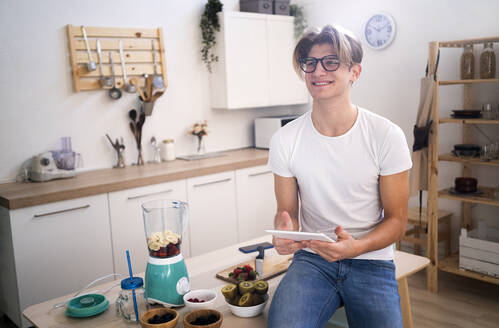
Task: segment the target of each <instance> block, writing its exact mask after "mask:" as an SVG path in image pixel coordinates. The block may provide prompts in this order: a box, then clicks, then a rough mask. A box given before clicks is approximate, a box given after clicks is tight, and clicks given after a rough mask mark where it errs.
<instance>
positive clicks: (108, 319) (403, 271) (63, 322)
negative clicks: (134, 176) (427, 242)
mask: <svg viewBox="0 0 499 328" xmlns="http://www.w3.org/2000/svg"><path fill="white" fill-rule="evenodd" d="M271 240H272V237H271V236H270V235H267V236H264V237H260V238H256V239H254V240H250V241H247V242H244V243H240V244H237V245H233V246H229V247H225V248H222V249H219V250H215V251H213V252H210V253H206V254H203V255H199V256H196V257H192V258H189V259H186V260H185V262H186V266H187V270H188V272H189V280H190V285H191V286H190V287H191V289H204V288H209V289H213V290H214V291H216V293H217V299H216V301H215V304H214V308H215V309H216V310H218V311H220V312H222V313H223V315H224V319H223V323H222V327H238V328H246V327H247V328H255V327H266V320H267V315H268V310H269V307H270V302H271V300H272V297H273V295H274V292H275V290H276V288H277V286H278V285H279V282H280V281H281V279H282V277H283V276H284V275H279V276H277V277H274V278H272V279H270V280H269V281H268V282H269V296H270V298H269V302H268V304H267V305H266V307H265V310H264V312H263V314H262V315H259V316H257V317H254V318H239V317H236V316H234V315H233V314H232V313H231V312H230V309H229V307H228V306H227V304H226V303H225V300H224V297H223V296H222V293H221V288H222V286H224V285H226V284H227V282H225V281H222V280H219V279H217V278H216V277H215V275H216V273H217V272H219V271H221V270H223V269H225V268H228V267H231V266H233V265H236V264H238V263H242V262H245V261H248V260H250V259H253V258H254V257H255V254H256V253H250V254H244V253H241V252H239V251H238V248H239V247H241V246H246V245H251V244H256V243H260V242H264V241H269V242H270V241H271ZM394 255H395V258H394V262H395V266H396V270H395V275H396V278H397V280H398V281H399V284H400V281H401V280H403V279H404V278H406V277H407V276H409V275H411V274H413V273H414V272H417V271H419V270H422V269H423V268H425V267H426V266H427V265H428V264H429V260H428V259H427V258H426V257H423V256H418V255H413V254H409V253H405V252H400V251H395V252H394ZM275 256H276V257H279V256H281V255H279V254H277V252H276V251H275V249H269V250H267V251H265V257H266V258H270V257H275ZM137 276H141V277H143V276H144V273H140V274H137ZM113 284H116V282H115V281H113V282H109V283H105V284H102V285H99V286H94V287H91V288H90V290H96V289H99V290H105V289H106V288H107V287H110V286H111V285H113ZM406 287H407V286H406ZM119 291H120V288H119V287H115V288H113V289H112V290H111V291H110V292H108V293H107V294H106V297H107V299H108V300H109V301H110V303H111V304H110V306H109V308H108V309H107V310H106V311H105V312H104V313H102V314H100V315H98V316H95V317H91V318H79V319H74V318H69V317H67V316H66V315H65V314H64V309H56V310H53V309H52V306H53V305H54V304H57V303H59V302H61V301H64V300H68V299H70V298H71V297H72V294H70V295H66V296H62V297H59V298H56V299H52V300H49V301H46V302H43V303H40V304H36V305H32V306H30V307H27V308H26V309H25V310H24V312H23V314H24V316H25V317H26V318H27V319H28V320H29V321H31V322H32V323H33V324H34V325H35V326H36V327H41V328H56V327H136V325H134V324H131V323H126V322H124V321H123V320H122V319H121V318H120V317H118V316H117V315H116V313H115V311H114V302H115V300H116V298H117V297H118V294H119ZM407 296H408V295H407ZM404 306H405V307H409V309H410V303H407V304H406V303H403V304H402V308H403V309H402V310H403V312H404V310H405V309H404ZM177 310H178V311H179V314H180V320H179V324H178V327H183V325H182V324H180V322H181V321H182V320H183V317H184V315H185V314H187V309H186V308H185V307H183V308H177ZM409 311H410V310H409ZM404 313H405V312H404ZM404 326H406V325H405V324H404ZM409 326H410V325H409Z"/></svg>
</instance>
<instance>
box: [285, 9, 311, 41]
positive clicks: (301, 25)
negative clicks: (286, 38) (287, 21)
mask: <svg viewBox="0 0 499 328" xmlns="http://www.w3.org/2000/svg"><path fill="white" fill-rule="evenodd" d="M289 14H290V15H291V16H293V17H294V18H295V19H294V21H293V23H294V27H295V39H299V38H300V37H301V35H302V34H303V31H305V29H306V28H307V27H308V25H307V21H306V20H305V14H304V13H303V7H300V6H298V5H295V4H293V5H290V6H289Z"/></svg>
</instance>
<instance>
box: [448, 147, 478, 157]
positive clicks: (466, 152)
mask: <svg viewBox="0 0 499 328" xmlns="http://www.w3.org/2000/svg"><path fill="white" fill-rule="evenodd" d="M480 149H481V147H480V146H479V145H475V144H458V145H454V150H453V151H452V153H453V154H454V155H456V156H457V157H477V156H480Z"/></svg>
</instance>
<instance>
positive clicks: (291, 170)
mask: <svg viewBox="0 0 499 328" xmlns="http://www.w3.org/2000/svg"><path fill="white" fill-rule="evenodd" d="M269 165H270V167H271V169H272V171H273V172H274V173H275V174H277V175H279V176H282V177H295V178H296V180H297V183H298V192H299V196H300V227H301V228H300V230H301V231H307V232H316V231H319V230H326V229H331V230H332V229H334V228H335V227H336V226H338V225H340V226H342V227H343V228H344V229H345V230H346V231H348V232H349V233H350V234H351V235H353V236H354V237H355V238H359V237H361V236H363V235H365V234H367V233H369V232H370V231H371V230H373V229H374V228H375V227H376V226H377V225H378V224H380V223H381V221H382V220H383V208H382V204H381V197H380V192H379V176H380V175H391V174H395V173H400V172H402V171H406V170H408V169H410V168H411V167H412V161H411V155H410V152H409V148H408V146H407V141H406V139H405V135H404V133H403V131H402V129H400V127H398V126H397V125H395V124H394V123H392V122H391V121H389V120H388V119H386V118H384V117H382V116H379V115H377V114H374V113H372V112H370V111H368V110H366V109H363V108H360V107H359V108H358V115H357V119H356V121H355V123H354V125H353V126H352V128H351V129H350V130H348V131H347V132H346V133H345V134H343V135H341V136H338V137H327V136H324V135H322V134H320V133H319V131H317V130H316V129H315V127H314V125H313V123H312V118H311V111H308V112H307V113H305V114H303V115H302V116H300V117H299V118H297V119H295V120H294V121H291V122H290V123H288V124H286V125H285V126H284V127H282V128H280V129H279V130H278V131H277V132H276V133H275V134H274V136H273V137H272V139H271V141H270V153H269ZM356 259H373V260H391V259H393V248H392V246H388V247H386V248H383V249H379V250H376V251H372V252H368V253H365V254H361V255H360V256H358V257H356Z"/></svg>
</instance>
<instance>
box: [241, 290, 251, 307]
mask: <svg viewBox="0 0 499 328" xmlns="http://www.w3.org/2000/svg"><path fill="white" fill-rule="evenodd" d="M252 296H253V294H251V293H245V294H243V296H241V298H240V299H239V302H238V303H237V305H238V306H252V305H253V297H252Z"/></svg>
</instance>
